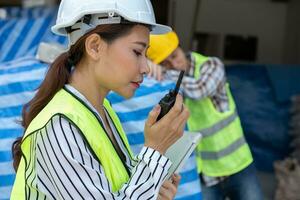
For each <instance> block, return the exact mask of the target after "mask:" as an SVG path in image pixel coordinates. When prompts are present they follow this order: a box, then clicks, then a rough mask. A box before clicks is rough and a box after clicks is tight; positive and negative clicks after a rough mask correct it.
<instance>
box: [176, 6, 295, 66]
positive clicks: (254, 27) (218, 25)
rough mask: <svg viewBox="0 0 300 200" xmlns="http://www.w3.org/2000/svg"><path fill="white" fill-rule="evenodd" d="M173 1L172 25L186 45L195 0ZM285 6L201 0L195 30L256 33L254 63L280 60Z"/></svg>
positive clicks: (221, 33)
mask: <svg viewBox="0 0 300 200" xmlns="http://www.w3.org/2000/svg"><path fill="white" fill-rule="evenodd" d="M173 1H175V0H173ZM296 1H297V0H296ZM175 2H176V11H175V12H176V15H175V28H176V30H177V32H178V33H179V35H180V38H181V39H182V41H183V42H184V43H185V44H183V47H184V48H188V47H190V40H191V35H192V33H191V30H192V18H193V16H194V11H195V10H196V9H195V4H196V3H195V2H196V0H188V1H182V0H177V1H175ZM287 5H288V4H285V3H272V2H271V1H270V0H226V1H225V0H201V4H200V8H199V9H198V10H197V23H196V24H197V25H196V31H200V32H207V33H218V34H220V35H221V37H222V38H223V37H224V36H225V35H226V34H238V35H244V36H257V37H258V49H257V50H258V52H257V62H258V63H282V60H283V47H284V45H283V41H284V37H285V30H286V17H287ZM221 41H222V40H221ZM222 45H223V44H222V42H221V44H220V52H221V54H220V55H222V49H223V47H222ZM220 55H219V56H220Z"/></svg>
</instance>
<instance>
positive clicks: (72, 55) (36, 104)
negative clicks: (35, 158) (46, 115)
mask: <svg viewBox="0 0 300 200" xmlns="http://www.w3.org/2000/svg"><path fill="white" fill-rule="evenodd" d="M135 25H137V24H109V25H101V26H98V27H96V28H95V29H94V30H92V31H90V32H89V33H87V34H85V35H84V36H82V37H81V38H80V39H79V40H78V41H77V42H76V43H75V44H74V45H72V46H71V48H70V50H69V51H68V52H65V53H62V54H61V55H60V56H59V57H58V58H56V60H55V61H54V62H53V63H52V64H51V65H50V67H49V70H48V72H47V74H46V76H45V79H44V80H43V82H42V83H41V85H40V86H39V88H38V91H37V93H36V94H35V96H34V97H33V99H32V100H31V101H29V102H28V103H27V104H25V105H24V107H23V110H22V121H21V124H22V126H23V127H24V133H25V131H26V129H27V128H28V126H29V124H30V123H31V121H32V120H33V119H34V118H35V117H36V116H37V114H38V113H39V112H40V111H41V110H42V109H43V108H44V107H45V106H46V105H47V104H48V103H49V101H50V100H51V99H52V98H53V96H54V95H55V94H56V93H57V92H58V91H59V90H60V89H61V88H62V87H63V86H64V85H65V84H66V83H68V82H69V79H70V74H71V68H72V66H75V65H76V64H77V63H79V61H80V60H81V58H82V57H83V55H84V53H85V40H86V38H87V37H88V36H89V35H91V34H93V33H97V34H98V35H100V36H101V38H102V39H103V40H104V41H106V42H107V43H111V42H113V41H114V40H115V39H117V38H119V37H121V36H125V35H126V34H129V33H130V31H131V29H132V28H133V27H134V26H135ZM21 142H22V137H19V138H17V139H16V141H14V143H13V145H12V154H13V159H14V162H13V166H14V168H15V170H16V171H17V168H18V166H19V162H20V160H21V156H22V151H21Z"/></svg>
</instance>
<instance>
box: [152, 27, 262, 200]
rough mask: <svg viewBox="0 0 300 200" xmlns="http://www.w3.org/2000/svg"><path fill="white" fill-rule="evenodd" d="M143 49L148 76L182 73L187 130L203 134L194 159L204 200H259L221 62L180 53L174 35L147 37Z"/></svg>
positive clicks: (159, 77) (181, 51)
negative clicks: (147, 61)
mask: <svg viewBox="0 0 300 200" xmlns="http://www.w3.org/2000/svg"><path fill="white" fill-rule="evenodd" d="M149 44H150V47H149V49H148V51H147V56H148V58H149V59H150V60H151V61H152V63H150V66H151V67H150V68H151V70H152V72H151V74H152V76H156V77H157V79H162V76H161V72H162V71H163V75H164V77H165V78H169V79H172V80H174V81H175V80H177V78H178V74H179V70H186V73H185V76H184V78H183V81H182V84H181V88H182V92H183V95H184V99H185V104H186V106H187V107H188V108H189V111H190V118H189V120H188V129H189V130H190V131H197V132H198V131H199V132H201V133H202V134H203V139H202V141H201V142H200V144H199V145H198V146H197V150H196V158H197V167H198V172H199V173H200V172H201V174H200V176H201V182H202V185H203V187H202V191H203V197H204V199H207V200H219V199H225V198H226V197H229V198H230V199H239V200H260V199H262V194H261V190H260V187H259V183H258V180H257V177H256V174H255V167H254V164H253V158H252V155H251V152H250V149H249V146H248V144H247V142H246V140H245V138H244V135H243V130H242V127H241V124H240V119H239V116H238V113H237V110H236V106H235V103H234V100H233V97H232V95H231V92H230V89H229V84H228V83H227V81H226V75H225V70H224V65H223V63H222V62H221V61H220V60H219V59H218V58H215V57H206V56H203V55H201V54H199V53H196V52H189V53H187V54H185V53H184V52H183V50H182V49H181V48H180V46H179V39H178V36H177V35H176V33H175V32H170V33H167V34H163V35H157V36H156V35H151V36H150V43H149ZM160 66H162V67H163V70H162V69H160Z"/></svg>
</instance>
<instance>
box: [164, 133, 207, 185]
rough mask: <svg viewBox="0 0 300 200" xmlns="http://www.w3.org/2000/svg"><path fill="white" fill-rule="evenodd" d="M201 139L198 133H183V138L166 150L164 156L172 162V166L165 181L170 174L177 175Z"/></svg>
mask: <svg viewBox="0 0 300 200" xmlns="http://www.w3.org/2000/svg"><path fill="white" fill-rule="evenodd" d="M201 138H202V135H201V133H199V132H188V131H185V132H184V134H183V136H182V137H181V138H179V139H178V140H177V141H176V142H175V143H174V144H173V145H172V146H170V147H169V148H168V150H167V151H166V153H165V156H166V157H167V158H169V159H170V160H171V161H172V165H171V167H170V169H169V171H168V175H167V176H166V178H165V180H167V179H169V178H170V177H171V175H172V174H174V173H176V174H178V173H179V172H180V170H181V169H182V167H183V165H184V163H185V162H186V160H187V159H188V158H189V157H190V155H191V154H192V152H193V151H194V149H195V148H196V147H197V145H198V143H199V142H200V140H201Z"/></svg>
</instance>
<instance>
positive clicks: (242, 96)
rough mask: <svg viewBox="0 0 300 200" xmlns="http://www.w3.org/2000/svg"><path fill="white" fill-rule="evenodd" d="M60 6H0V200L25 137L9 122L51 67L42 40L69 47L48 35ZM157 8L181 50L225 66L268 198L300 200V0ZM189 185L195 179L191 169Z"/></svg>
mask: <svg viewBox="0 0 300 200" xmlns="http://www.w3.org/2000/svg"><path fill="white" fill-rule="evenodd" d="M58 3H59V1H56V0H23V1H21V0H0V199H8V195H9V192H10V189H11V185H12V184H13V180H14V172H13V170H12V167H11V155H10V150H9V148H10V145H11V143H12V141H13V139H14V138H15V137H17V136H19V135H21V134H22V131H21V129H20V127H19V128H15V126H14V125H10V124H12V123H13V122H12V120H13V119H14V120H15V118H16V117H17V116H19V115H20V111H21V106H22V105H23V104H24V103H26V102H27V101H28V100H29V99H30V97H32V93H30V92H31V91H33V90H34V89H36V87H37V86H38V84H39V83H40V81H41V79H42V77H43V74H44V69H46V68H47V66H48V65H47V64H45V63H44V62H42V61H41V60H40V59H38V58H37V57H36V54H37V51H38V47H39V45H40V43H41V42H43V43H47V44H54V43H55V44H57V45H61V46H65V45H66V43H67V41H66V38H63V37H59V36H55V35H53V34H52V33H51V32H50V27H51V25H53V24H54V23H55V18H56V12H57V5H58ZM152 3H153V7H154V10H155V14H156V19H157V22H159V23H163V24H167V25H170V26H172V28H173V29H174V30H175V31H176V32H177V33H178V35H179V37H180V41H181V43H180V45H181V47H182V48H183V49H184V50H193V51H197V52H199V53H201V54H204V55H207V56H216V57H219V58H221V59H222V60H223V61H224V63H225V65H226V72H227V77H228V80H229V82H230V84H231V88H232V93H233V95H234V98H235V101H236V104H237V107H238V112H239V114H240V117H241V122H242V125H243V128H244V131H245V136H246V139H247V141H248V142H249V144H250V147H251V150H252V153H253V155H254V159H255V165H256V167H257V170H258V175H259V178H260V181H261V185H262V188H263V192H264V196H265V199H291V200H293V199H295V200H297V199H300V191H299V185H300V167H299V161H300V96H298V95H299V94H300V84H299V80H300V14H299V13H300V1H299V0H185V1H184V0H152ZM49 56H51V54H49ZM39 70H41V71H39ZM25 72H26V73H25ZM30 77H38V78H37V79H30ZM157 87H158V86H157ZM162 88H164V89H165V90H167V88H166V87H165V85H163V86H162ZM160 91H162V90H160ZM28 93H30V94H29V95H28V96H26V95H27V94H28ZM24 95H25V96H24ZM111 98H112V99H114V98H115V99H118V97H114V96H113V95H112V97H111ZM112 101H114V100H112ZM116 102H118V103H119V101H117V100H116ZM125 104H126V102H125ZM124 120H125V121H126V119H124ZM129 139H130V143H131V144H132V145H133V146H134V145H137V144H138V145H141V144H142V142H143V139H140V138H139V137H133V136H132V135H131V137H130V138H129ZM134 147H135V146H134ZM136 149H137V150H136V151H138V147H137V146H136ZM191 162H192V161H191ZM189 165H190V166H187V167H186V168H189V167H190V168H189V169H191V168H193V167H194V164H191V163H190V164H189ZM191 166H192V167H191ZM191 174H192V175H191ZM191 177H192V178H191ZM185 181H186V182H184V183H191V182H193V181H194V182H196V181H198V179H197V177H196V175H195V173H194V171H193V173H192V172H191V173H190V175H189V176H187V179H186V180H185ZM184 183H182V184H184ZM192 189H193V188H189V190H192ZM187 190H188V189H187V187H182V189H181V191H180V195H179V197H178V199H200V198H201V195H199V194H200V193H201V192H200V190H199V189H195V188H194V191H190V193H189V192H186V191H187ZM2 194H5V195H2ZM192 194H193V195H192ZM196 194H198V195H196ZM280 195H283V196H280ZM279 197H281V198H279Z"/></svg>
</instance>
